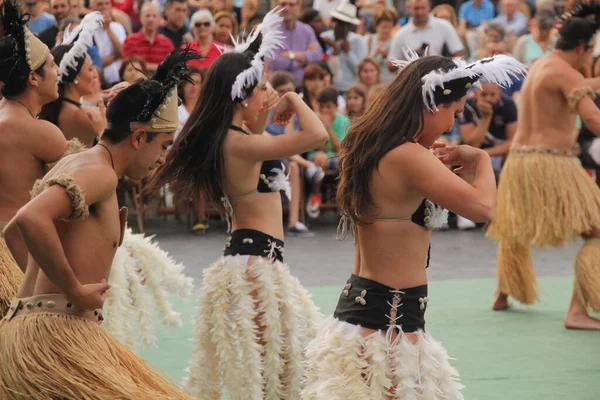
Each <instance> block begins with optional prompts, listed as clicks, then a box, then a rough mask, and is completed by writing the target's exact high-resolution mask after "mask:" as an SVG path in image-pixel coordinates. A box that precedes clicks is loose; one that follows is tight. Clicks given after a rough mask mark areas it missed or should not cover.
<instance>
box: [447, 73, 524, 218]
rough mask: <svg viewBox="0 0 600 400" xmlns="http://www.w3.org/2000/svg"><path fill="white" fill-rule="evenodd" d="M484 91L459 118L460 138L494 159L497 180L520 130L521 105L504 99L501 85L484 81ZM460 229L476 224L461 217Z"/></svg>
mask: <svg viewBox="0 0 600 400" xmlns="http://www.w3.org/2000/svg"><path fill="white" fill-rule="evenodd" d="M480 83H481V88H480V89H476V90H475V96H474V97H472V98H469V99H468V100H467V102H466V103H465V108H464V111H463V113H462V114H461V115H460V116H459V124H460V127H459V129H460V136H461V137H462V141H463V143H464V144H468V145H470V146H473V147H477V148H480V149H483V150H485V151H486V152H487V153H488V154H489V155H490V158H491V160H492V167H493V168H494V173H495V174H496V178H497V177H498V176H499V175H500V170H501V169H502V164H503V163H504V159H505V157H506V155H508V150H509V149H510V144H511V141H512V138H513V136H514V134H515V132H516V131H517V106H516V105H515V102H514V101H513V100H512V99H511V98H510V97H506V96H503V95H502V93H501V91H500V88H499V87H498V85H496V84H494V83H489V82H485V80H481V81H480ZM456 225H457V227H458V228H459V229H472V228H475V226H476V224H475V223H474V222H473V221H470V220H468V219H466V218H464V217H461V216H457V220H456Z"/></svg>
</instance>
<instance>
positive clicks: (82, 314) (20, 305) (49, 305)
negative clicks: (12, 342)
mask: <svg viewBox="0 0 600 400" xmlns="http://www.w3.org/2000/svg"><path fill="white" fill-rule="evenodd" d="M31 314H58V315H64V316H67V317H76V318H83V319H87V320H90V321H92V322H96V323H101V322H102V321H104V317H103V316H102V309H97V310H79V309H77V308H75V306H73V304H71V303H69V301H68V300H67V298H66V297H65V296H64V295H62V294H41V295H38V296H32V297H24V298H18V297H15V298H14V299H13V300H12V301H11V303H10V307H9V309H8V312H7V313H6V316H5V317H4V319H6V320H9V321H10V320H11V319H13V318H15V317H18V316H21V315H31Z"/></svg>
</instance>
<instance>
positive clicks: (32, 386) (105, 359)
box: [0, 313, 191, 400]
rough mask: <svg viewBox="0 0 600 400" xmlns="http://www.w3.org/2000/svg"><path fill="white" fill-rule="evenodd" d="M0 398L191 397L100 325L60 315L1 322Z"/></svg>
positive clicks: (134, 399) (162, 399)
mask: <svg viewBox="0 0 600 400" xmlns="http://www.w3.org/2000/svg"><path fill="white" fill-rule="evenodd" d="M0 365H1V366H2V368H0V398H1V399H2V400H26V399H27V400H30V399H69V400H75V399H77V400H80V399H84V400H106V399H119V400H140V399H153V400H167V399H169V400H172V399H191V397H189V396H187V395H185V394H183V392H181V391H180V390H179V389H178V388H177V387H176V386H175V385H173V384H172V383H170V382H168V381H167V380H166V379H164V378H163V377H161V376H160V375H159V374H158V373H157V372H155V371H153V370H152V369H151V368H150V367H149V366H148V365H147V364H146V363H145V362H144V361H143V360H142V359H140V358H138V357H137V356H136V355H134V354H133V353H132V352H130V351H129V350H127V349H126V348H125V347H124V346H123V345H122V344H120V343H119V342H118V341H117V340H116V339H115V338H113V337H112V336H111V335H110V334H108V333H107V332H106V331H104V330H103V329H102V328H101V327H100V325H99V324H97V323H94V322H92V321H89V320H85V319H82V318H77V317H69V316H64V315H58V314H47V313H41V314H34V315H22V316H16V317H14V318H13V319H12V320H10V321H9V320H7V319H4V320H2V321H0Z"/></svg>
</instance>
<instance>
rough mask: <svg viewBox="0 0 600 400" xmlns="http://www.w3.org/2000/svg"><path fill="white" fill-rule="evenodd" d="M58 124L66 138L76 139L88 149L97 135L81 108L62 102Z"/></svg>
mask: <svg viewBox="0 0 600 400" xmlns="http://www.w3.org/2000/svg"><path fill="white" fill-rule="evenodd" d="M58 126H59V127H60V130H61V131H62V133H63V134H64V135H65V138H67V140H71V139H78V140H79V141H80V142H81V143H83V145H84V146H85V147H87V148H88V149H89V148H91V147H92V146H93V145H94V139H96V137H97V136H96V133H95V132H94V130H93V126H92V125H91V122H90V121H89V117H88V115H87V112H86V110H84V109H83V108H78V107H76V106H75V105H73V104H70V103H68V102H64V103H63V107H62V109H61V111H60V115H59V117H58Z"/></svg>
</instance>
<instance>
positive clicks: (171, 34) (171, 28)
mask: <svg viewBox="0 0 600 400" xmlns="http://www.w3.org/2000/svg"><path fill="white" fill-rule="evenodd" d="M188 13H189V7H188V4H187V1H186V0H167V3H166V5H165V24H164V26H160V27H159V28H158V33H160V34H161V35H165V36H166V37H168V38H169V39H171V42H172V43H173V46H175V47H179V46H181V44H182V43H189V42H191V41H193V40H194V38H193V36H192V34H191V33H190V30H189V28H188V27H187V26H186V25H185V20H186V18H187V17H188Z"/></svg>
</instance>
